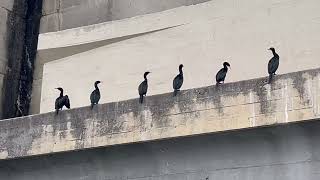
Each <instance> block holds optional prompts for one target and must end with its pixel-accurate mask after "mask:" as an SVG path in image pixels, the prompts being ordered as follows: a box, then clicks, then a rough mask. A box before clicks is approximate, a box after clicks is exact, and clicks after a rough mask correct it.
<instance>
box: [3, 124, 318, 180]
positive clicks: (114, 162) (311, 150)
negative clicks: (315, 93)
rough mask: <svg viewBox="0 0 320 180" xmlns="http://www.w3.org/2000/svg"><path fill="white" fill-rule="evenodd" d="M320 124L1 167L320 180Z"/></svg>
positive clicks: (148, 176) (196, 179) (10, 173)
mask: <svg viewBox="0 0 320 180" xmlns="http://www.w3.org/2000/svg"><path fill="white" fill-rule="evenodd" d="M319 129H320V121H309V122H303V123H297V124H291V125H285V126H276V127H269V128H258V129H251V130H242V131H236V132H228V133H221V134H220V133H219V134H211V135H202V136H194V137H188V138H177V139H170V140H163V141H156V142H147V143H137V144H131V145H123V146H115V147H107V148H96V149H88V150H84V151H76V152H68V153H60V154H52V155H46V156H37V157H29V158H22V159H16V160H6V161H0V177H1V179H5V180H124V179H130V180H231V179H232V180H319V179H320V173H319V172H320V162H319V159H320V144H319V138H320V131H319Z"/></svg>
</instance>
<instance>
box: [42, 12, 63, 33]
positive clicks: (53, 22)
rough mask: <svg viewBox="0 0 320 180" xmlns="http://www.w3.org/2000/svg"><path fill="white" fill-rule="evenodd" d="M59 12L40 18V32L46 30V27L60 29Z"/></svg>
mask: <svg viewBox="0 0 320 180" xmlns="http://www.w3.org/2000/svg"><path fill="white" fill-rule="evenodd" d="M60 16H61V15H60V13H54V14H49V15H45V16H42V17H41V19H40V30H39V32H40V33H44V32H47V31H48V29H51V30H54V31H59V30H60V24H61V21H60V19H61V18H60Z"/></svg>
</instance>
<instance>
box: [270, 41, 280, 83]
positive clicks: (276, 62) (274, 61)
mask: <svg viewBox="0 0 320 180" xmlns="http://www.w3.org/2000/svg"><path fill="white" fill-rule="evenodd" d="M269 50H270V51H272V54H273V57H272V58H271V59H270V60H269V63H268V73H269V83H270V82H271V80H272V77H273V76H274V75H276V71H277V69H278V67H279V59H280V57H279V55H278V54H277V53H276V50H275V49H274V48H273V47H271V48H269Z"/></svg>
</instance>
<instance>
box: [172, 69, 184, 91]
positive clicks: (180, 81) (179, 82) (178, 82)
mask: <svg viewBox="0 0 320 180" xmlns="http://www.w3.org/2000/svg"><path fill="white" fill-rule="evenodd" d="M182 68H183V64H180V66H179V74H178V75H177V76H176V77H175V78H174V79H173V90H174V91H173V95H174V96H176V95H177V93H178V91H180V88H181V86H182V84H183V72H182Z"/></svg>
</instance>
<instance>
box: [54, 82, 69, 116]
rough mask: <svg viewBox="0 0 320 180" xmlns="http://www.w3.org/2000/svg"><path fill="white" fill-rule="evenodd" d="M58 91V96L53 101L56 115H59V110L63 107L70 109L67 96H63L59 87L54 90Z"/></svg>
mask: <svg viewBox="0 0 320 180" xmlns="http://www.w3.org/2000/svg"><path fill="white" fill-rule="evenodd" d="M56 89H58V90H59V91H60V96H59V97H58V98H57V99H56V101H55V109H56V113H57V114H58V113H59V110H62V108H63V106H66V107H67V108H68V109H70V100H69V97H68V95H65V96H63V89H62V88H61V87H59V88H56Z"/></svg>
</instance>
